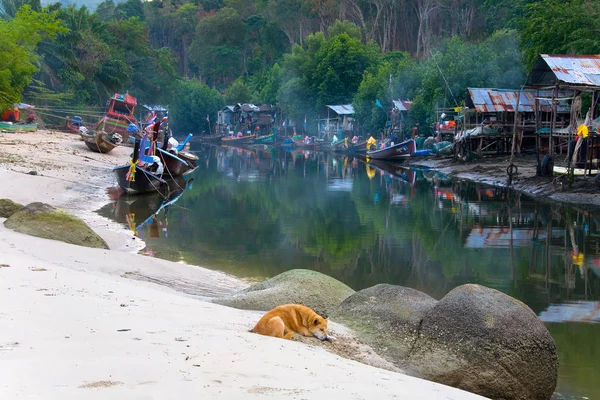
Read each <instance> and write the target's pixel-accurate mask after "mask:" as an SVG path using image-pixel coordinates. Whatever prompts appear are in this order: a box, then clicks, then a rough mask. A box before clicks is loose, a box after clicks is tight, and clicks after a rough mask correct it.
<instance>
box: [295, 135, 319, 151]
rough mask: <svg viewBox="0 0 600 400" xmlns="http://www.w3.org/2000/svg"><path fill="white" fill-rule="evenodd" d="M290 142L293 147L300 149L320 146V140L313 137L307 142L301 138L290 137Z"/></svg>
mask: <svg viewBox="0 0 600 400" xmlns="http://www.w3.org/2000/svg"><path fill="white" fill-rule="evenodd" d="M292 144H293V145H294V147H297V148H300V149H317V148H320V147H321V142H318V141H316V140H315V139H314V138H312V139H310V141H309V142H305V141H304V140H303V139H296V138H295V137H294V138H292Z"/></svg>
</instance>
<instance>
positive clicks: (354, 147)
mask: <svg viewBox="0 0 600 400" xmlns="http://www.w3.org/2000/svg"><path fill="white" fill-rule="evenodd" d="M348 151H349V152H350V153H351V154H366V153H367V141H366V140H362V141H360V142H357V143H350V145H349V146H348Z"/></svg>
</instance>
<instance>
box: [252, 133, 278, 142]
mask: <svg viewBox="0 0 600 400" xmlns="http://www.w3.org/2000/svg"><path fill="white" fill-rule="evenodd" d="M274 142H275V135H274V134H272V133H271V134H270V135H262V136H257V137H256V138H255V139H254V143H255V144H270V143H274Z"/></svg>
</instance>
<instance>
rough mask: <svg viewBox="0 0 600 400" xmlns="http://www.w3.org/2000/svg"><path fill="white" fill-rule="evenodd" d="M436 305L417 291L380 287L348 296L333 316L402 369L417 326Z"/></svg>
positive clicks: (415, 334) (398, 287)
mask: <svg viewBox="0 0 600 400" xmlns="http://www.w3.org/2000/svg"><path fill="white" fill-rule="evenodd" d="M436 304H437V300H435V299H434V298H433V297H431V296H428V295H427V294H425V293H423V292H420V291H418V290H415V289H411V288H407V287H403V286H395V285H388V284H380V285H375V286H372V287H370V288H367V289H363V290H361V291H358V292H356V293H354V294H353V295H352V296H350V297H348V298H347V299H346V300H344V301H343V302H342V304H340V307H339V309H338V310H336V312H335V313H334V317H335V319H336V320H339V321H340V322H342V323H344V324H346V325H347V326H348V327H350V328H352V329H353V330H354V331H356V332H357V333H358V334H359V336H360V337H361V339H363V340H365V341H366V342H367V343H368V344H370V345H371V346H373V347H375V348H376V349H378V351H379V352H381V353H382V355H384V356H385V357H386V358H388V359H389V360H393V361H394V362H395V363H396V364H398V365H400V366H401V367H403V368H404V367H406V366H405V365H404V363H403V360H404V359H405V358H406V356H407V355H408V351H409V350H410V348H411V347H412V345H413V343H414V341H415V339H416V338H417V334H418V329H419V324H420V323H421V320H422V319H423V316H424V315H425V313H426V312H427V311H429V310H430V309H431V308H432V307H434V306H435V305H436Z"/></svg>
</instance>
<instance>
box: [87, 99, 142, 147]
mask: <svg viewBox="0 0 600 400" xmlns="http://www.w3.org/2000/svg"><path fill="white" fill-rule="evenodd" d="M136 105H137V99H136V98H135V97H133V96H131V95H130V94H129V93H125V94H119V93H115V94H114V96H113V97H112V98H111V99H110V104H109V106H108V111H107V112H106V115H105V116H104V117H102V119H101V120H100V122H98V125H97V126H96V131H99V132H102V131H104V132H106V133H109V134H110V133H114V132H117V133H119V134H120V135H121V136H122V137H123V142H124V143H129V132H128V131H127V128H128V127H129V124H136V123H137V120H136V118H135V116H134V115H133V113H134V111H135V106H136Z"/></svg>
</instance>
